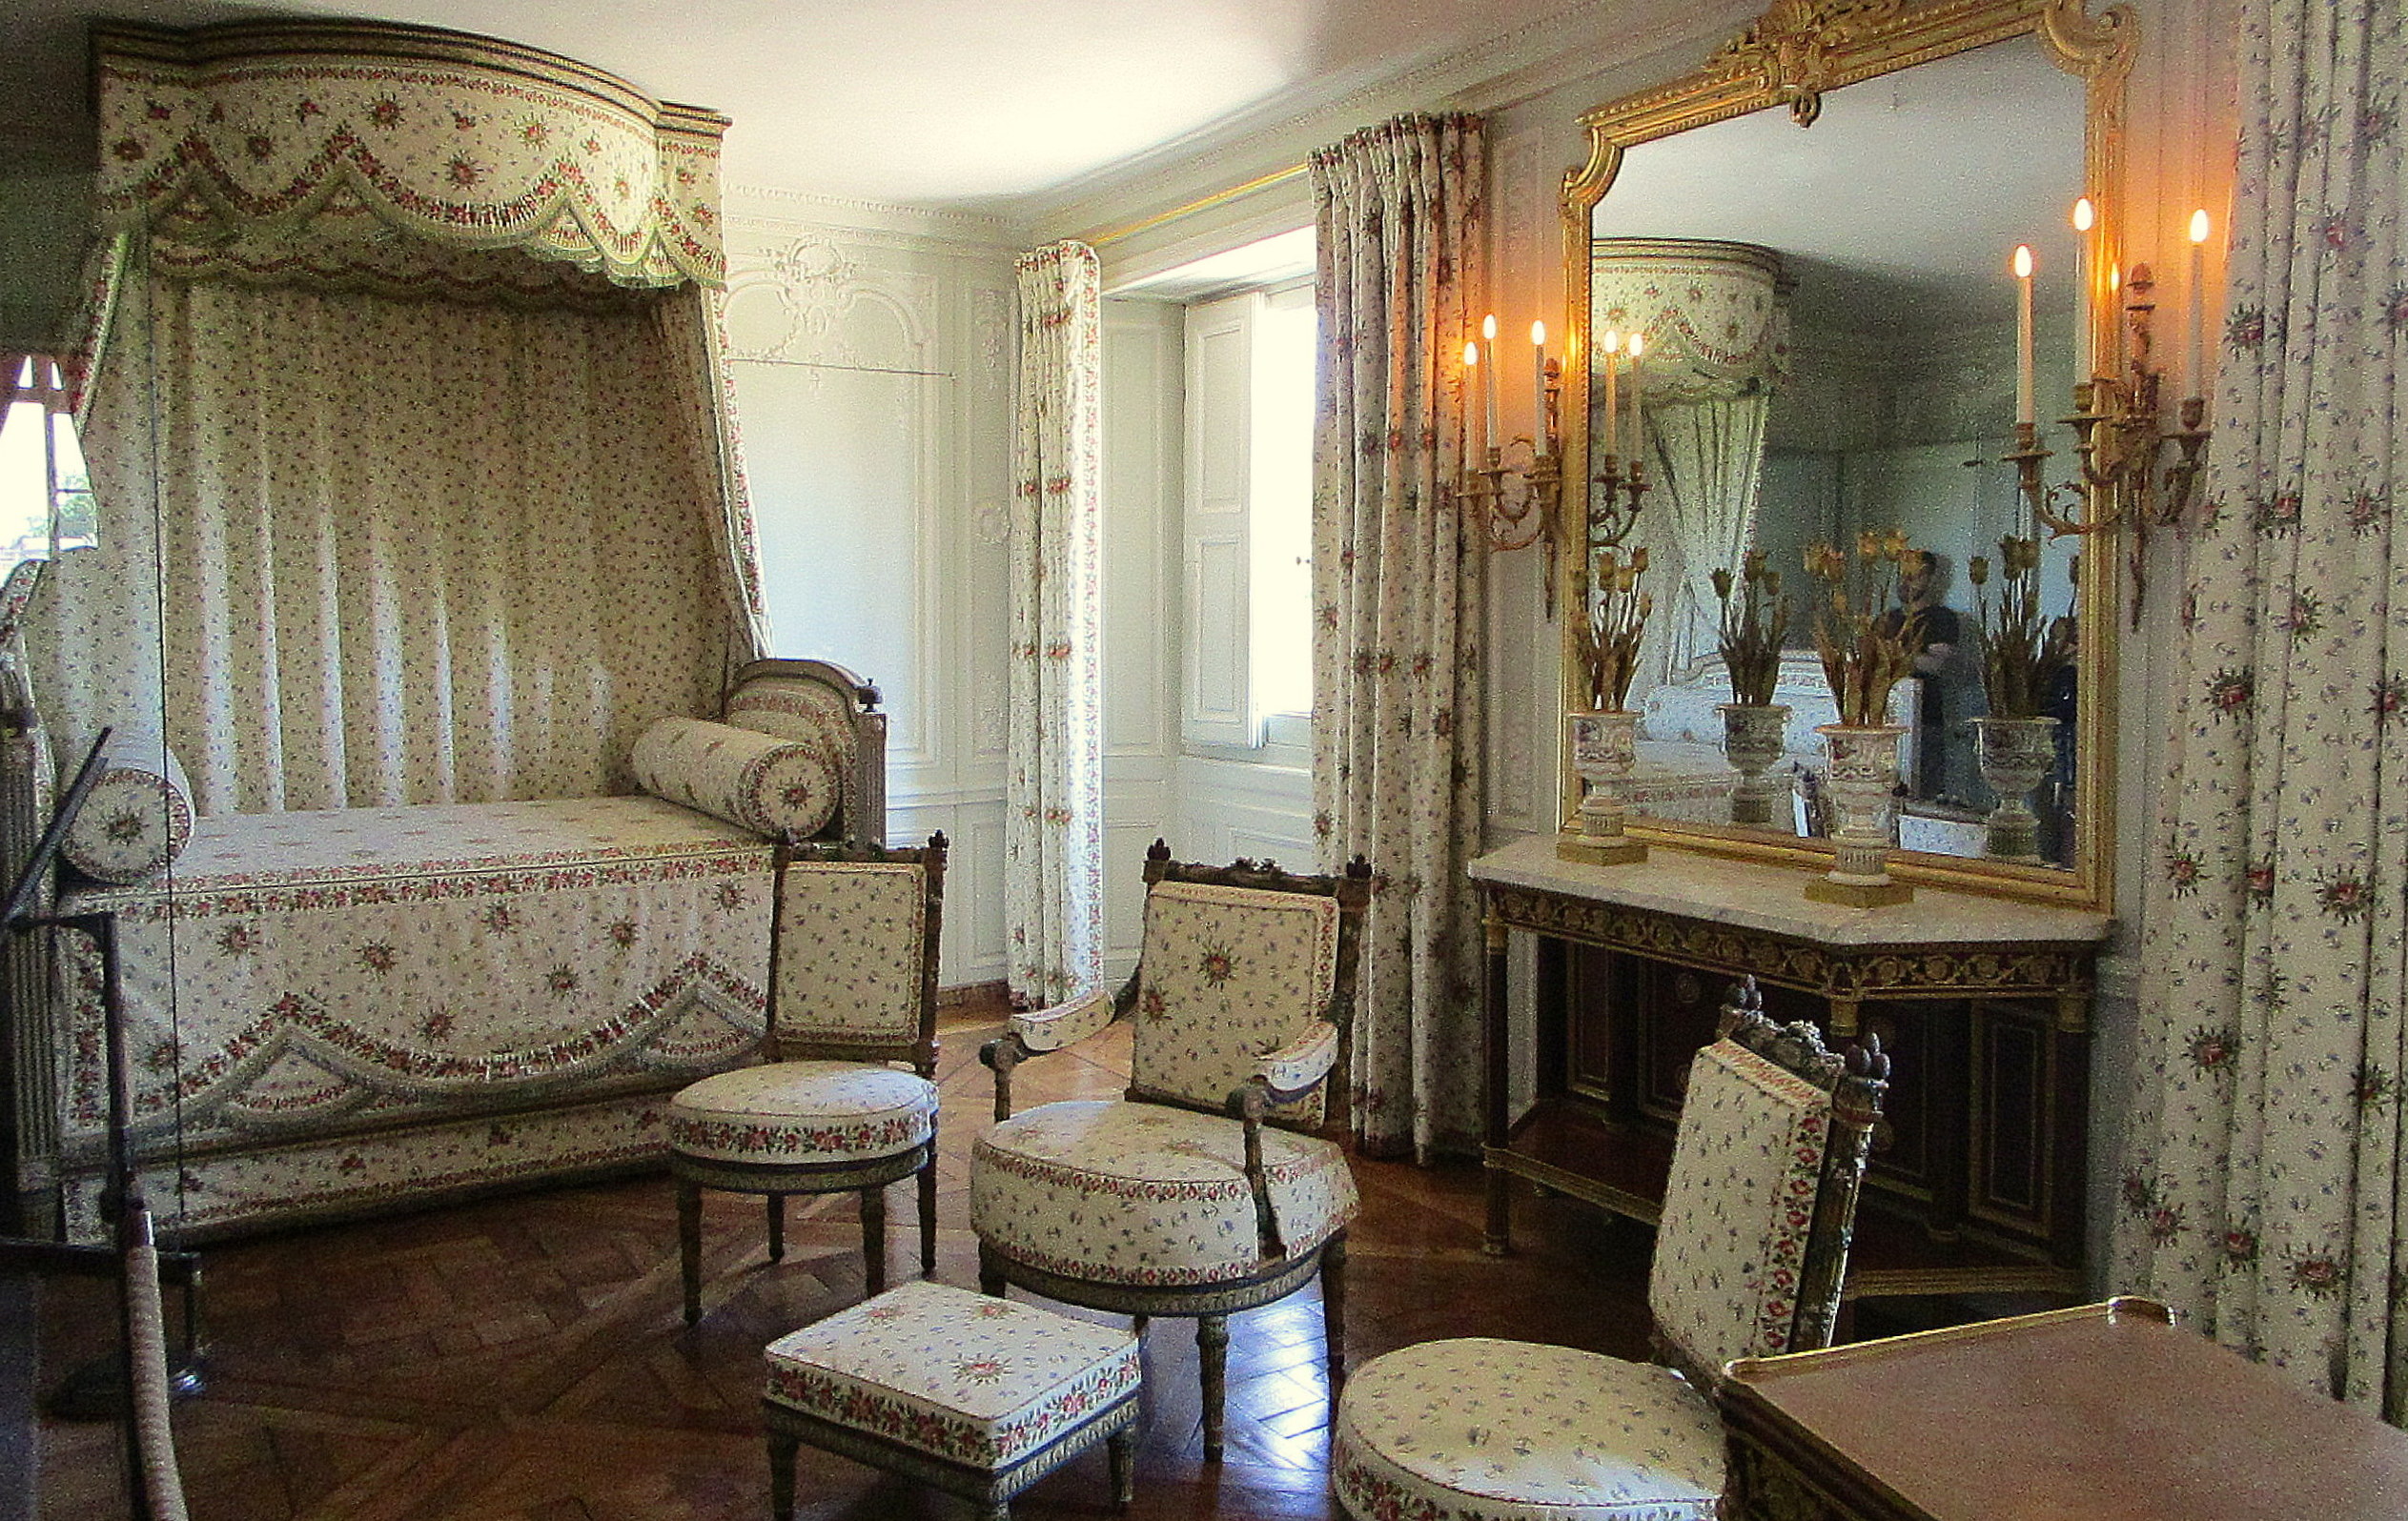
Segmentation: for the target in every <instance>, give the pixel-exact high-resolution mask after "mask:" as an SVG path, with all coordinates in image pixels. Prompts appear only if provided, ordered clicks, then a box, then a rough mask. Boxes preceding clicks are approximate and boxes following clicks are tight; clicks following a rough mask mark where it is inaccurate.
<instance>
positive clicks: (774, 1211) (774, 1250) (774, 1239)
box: [769, 1193, 786, 1262]
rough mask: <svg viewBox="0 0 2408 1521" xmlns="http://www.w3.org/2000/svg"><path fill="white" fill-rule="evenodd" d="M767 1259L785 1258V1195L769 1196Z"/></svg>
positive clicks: (775, 1194) (779, 1259) (772, 1260)
mask: <svg viewBox="0 0 2408 1521" xmlns="http://www.w3.org/2000/svg"><path fill="white" fill-rule="evenodd" d="M769 1260H770V1261H771V1262H784V1261H785V1260H786V1195H785V1194H782V1193H773V1194H771V1195H770V1196H769Z"/></svg>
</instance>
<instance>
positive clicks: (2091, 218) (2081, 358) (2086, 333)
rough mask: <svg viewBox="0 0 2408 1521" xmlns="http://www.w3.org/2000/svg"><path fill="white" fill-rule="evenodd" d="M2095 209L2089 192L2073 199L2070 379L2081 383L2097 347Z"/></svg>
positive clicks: (2087, 375) (2086, 377)
mask: <svg viewBox="0 0 2408 1521" xmlns="http://www.w3.org/2000/svg"><path fill="white" fill-rule="evenodd" d="M2097 220H2098V213H2097V212H2095V211H2094V210H2093V209H2092V206H2091V198H2090V197H2089V196H2088V195H2085V196H2083V197H2082V198H2081V199H2080V200H2077V201H2075V202H2074V203H2073V233H2074V237H2073V292H2074V297H2075V302H2076V305H2075V308H2074V313H2073V383H2074V384H2075V385H2077V386H2078V385H2082V384H2084V383H2085V382H2087V381H2088V380H2090V378H2091V377H2092V374H2093V373H2094V369H2095V359H2096V350H2095V349H2094V347H2093V345H2092V341H2091V329H2092V326H2093V323H2092V317H2093V315H2094V314H2096V313H2097V311H2098V294H2097V293H2096V292H2094V291H2092V289H2091V271H2092V269H2093V268H2095V266H2094V265H2093V264H2092V261H2091V228H2092V225H2094V224H2095V223H2096V222H2097Z"/></svg>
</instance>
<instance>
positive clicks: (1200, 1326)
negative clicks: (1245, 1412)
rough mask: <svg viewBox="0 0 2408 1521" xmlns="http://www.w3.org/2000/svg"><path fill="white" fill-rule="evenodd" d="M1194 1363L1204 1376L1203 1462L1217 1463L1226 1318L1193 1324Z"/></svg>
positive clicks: (1226, 1364) (1226, 1363) (1198, 1320)
mask: <svg viewBox="0 0 2408 1521" xmlns="http://www.w3.org/2000/svg"><path fill="white" fill-rule="evenodd" d="M1195 1361H1196V1363H1197V1365H1198V1367H1199V1368H1200V1369H1201V1370H1202V1372H1203V1374H1204V1461H1205V1462H1207V1463H1218V1462H1219V1461H1220V1460H1221V1404H1222V1400H1223V1396H1225V1395H1226V1394H1227V1393H1228V1392H1229V1317H1228V1316H1227V1315H1199V1316H1197V1317H1196V1320H1195Z"/></svg>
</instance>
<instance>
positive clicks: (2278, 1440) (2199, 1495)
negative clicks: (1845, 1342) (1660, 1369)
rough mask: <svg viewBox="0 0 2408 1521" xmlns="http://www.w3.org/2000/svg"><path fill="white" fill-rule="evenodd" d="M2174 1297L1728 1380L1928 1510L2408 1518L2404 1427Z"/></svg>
mask: <svg viewBox="0 0 2408 1521" xmlns="http://www.w3.org/2000/svg"><path fill="white" fill-rule="evenodd" d="M2163 1313H2164V1312H2163V1311H2162V1310H2161V1309H2160V1308H2158V1307H2157V1306H2154V1305H2152V1304H2149V1303H2148V1302H2146V1301H2134V1300H2118V1301H2112V1302H2111V1303H2110V1304H2108V1305H2092V1306H2084V1307H2081V1308H2076V1309H2070V1310H2056V1311H2051V1312H2050V1313H2047V1314H2042V1315H2027V1316H2019V1317H2016V1318H2013V1319H2010V1320H2002V1321H1988V1322H1983V1323H1981V1324H1979V1325H1974V1326H1965V1327H1956V1328H1950V1329H1948V1330H1942V1331H1931V1332H1925V1333H1923V1334H1921V1335H1916V1336H1901V1337H1895V1338H1892V1339H1890V1340H1888V1341H1878V1342H1861V1343H1857V1344H1854V1345H1852V1346H1846V1347H1839V1348H1834V1349H1830V1350H1828V1351H1823V1352H1807V1353H1802V1354H1799V1355H1797V1356H1794V1357H1777V1358H1765V1359H1759V1360H1749V1361H1744V1362H1742V1363H1739V1364H1737V1365H1735V1366H1734V1368H1733V1369H1732V1385H1731V1387H1730V1388H1729V1389H1726V1390H1725V1393H1724V1398H1725V1399H1726V1400H1728V1401H1730V1402H1731V1403H1732V1405H1733V1406H1734V1407H1742V1406H1745V1407H1750V1408H1752V1411H1753V1412H1754V1418H1753V1419H1752V1420H1751V1419H1750V1416H1749V1413H1748V1411H1745V1410H1741V1409H1734V1425H1735V1426H1736V1427H1739V1428H1742V1429H1745V1430H1754V1429H1755V1428H1756V1427H1757V1426H1758V1425H1761V1424H1764V1423H1765V1422H1767V1421H1768V1422H1769V1424H1770V1425H1771V1426H1772V1427H1774V1428H1775V1429H1777V1430H1781V1431H1782V1432H1783V1434H1784V1435H1785V1436H1786V1437H1790V1438H1793V1439H1803V1444H1802V1445H1803V1446H1804V1447H1806V1449H1809V1450H1822V1451H1823V1452H1824V1453H1825V1455H1826V1458H1828V1459H1836V1460H1837V1461H1839V1462H1840V1463H1842V1464H1843V1465H1844V1466H1845V1467H1846V1468H1847V1469H1848V1470H1852V1471H1853V1472H1854V1473H1855V1474H1857V1475H1861V1476H1863V1477H1867V1478H1870V1479H1871V1480H1873V1481H1875V1482H1876V1483H1877V1484H1878V1485H1880V1486H1882V1487H1884V1488H1886V1489H1887V1490H1888V1491H1890V1493H1891V1494H1893V1495H1894V1496H1895V1497H1896V1498H1897V1499H1898V1500H1900V1501H1902V1502H1904V1507H1905V1509H1904V1510H1903V1511H1901V1512H1900V1513H1902V1514H1908V1515H1920V1516H1927V1517H1929V1518H1931V1521H2071V1518H2074V1517H2084V1518H2091V1517H2101V1518H2104V1517H2113V1518H2115V1521H2222V1518H2228V1517H2249V1518H2259V1517H2263V1518H2266V1521H2274V1518H2275V1517H2281V1518H2284V1521H2296V1518H2299V1517H2310V1518H2312V1521H2361V1518H2362V1521H2400V1518H2401V1517H2403V1516H2408V1432H2403V1431H2401V1430H2398V1429H2396V1428H2393V1427H2389V1426H2386V1425H2384V1424H2383V1423H2381V1422H2380V1421H2377V1420H2376V1419H2375V1418H2374V1417H2372V1416H2370V1415H2368V1414H2366V1413H2364V1412H2363V1411H2360V1410H2357V1409H2352V1408H2350V1407H2348V1406H2345V1405H2342V1404H2340V1403H2338V1402H2337V1401H2334V1400H2329V1399H2325V1398H2322V1397H2321V1396H2318V1395H2315V1394H2311V1393H2309V1392H2307V1391H2305V1390H2303V1389H2300V1388H2299V1387H2298V1386H2296V1384H2294V1383H2292V1382H2291V1381H2290V1380H2289V1379H2288V1378H2287V1377H2286V1376H2284V1375H2282V1374H2280V1373H2278V1372H2277V1371H2275V1369H2269V1368H2265V1367H2263V1366H2261V1365H2259V1364H2256V1363H2253V1362H2250V1361H2249V1360H2247V1359H2246V1358H2243V1357H2241V1356H2240V1355H2239V1354H2237V1353H2235V1352H2234V1351H2232V1350H2231V1349H2228V1348H2225V1347H2221V1346H2218V1345H2217V1344H2216V1343H2214V1342H2213V1341H2210V1340H2208V1339H2207V1338H2206V1337H2204V1336H2201V1335H2199V1334H2198V1333H2197V1332H2195V1331H2192V1330H2190V1329H2187V1328H2182V1327H2179V1326H2173V1325H2169V1324H2167V1323H2166V1321H2165V1320H2164V1319H2163V1318H2162V1317H2163ZM1751 1439H1752V1438H1751ZM1757 1445H1759V1446H1764V1445H1765V1443H1763V1442H1762V1441H1761V1440H1759V1441H1758V1442H1757ZM1785 1455H1786V1456H1790V1457H1792V1458H1794V1457H1795V1456H1796V1455H1797V1454H1796V1452H1795V1451H1794V1450H1792V1451H1789V1452H1786V1453H1785Z"/></svg>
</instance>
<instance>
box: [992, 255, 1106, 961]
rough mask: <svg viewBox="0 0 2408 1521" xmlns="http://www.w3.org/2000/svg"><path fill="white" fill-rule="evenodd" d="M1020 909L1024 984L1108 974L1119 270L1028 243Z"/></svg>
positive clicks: (1013, 897)
mask: <svg viewBox="0 0 2408 1521" xmlns="http://www.w3.org/2000/svg"><path fill="white" fill-rule="evenodd" d="M1018 278H1019V294H1020V371H1019V384H1018V385H1017V387H1015V390H1014V398H1013V405H1014V409H1015V414H1016V416H1015V424H1016V426H1015V432H1014V435H1013V440H1012V484H1013V491H1012V509H1011V692H1010V714H1011V726H1010V736H1009V739H1008V740H1007V743H1008V746H1009V763H1010V776H1009V780H1008V783H1007V786H1006V789H1005V797H1004V916H1005V926H1006V932H1007V935H1008V937H1009V942H1010V943H1009V944H1008V946H1007V953H1008V959H1009V960H1008V964H1009V966H1010V982H1011V990H1012V992H1013V993H1014V994H1015V995H1017V996H1019V997H1021V998H1023V999H1025V1000H1027V1001H1029V1002H1030V1003H1031V1004H1056V1003H1060V1002H1062V1001H1063V1000H1065V999H1068V998H1071V997H1074V996H1076V995H1077V994H1079V993H1082V992H1085V991H1086V990H1087V989H1089V988H1091V987H1092V986H1093V985H1094V984H1096V983H1097V982H1098V981H1100V980H1101V978H1102V976H1103V970H1104V725H1103V670H1102V665H1101V656H1102V650H1101V640H1102V619H1103V587H1102V551H1103V500H1102V465H1101V447H1102V416H1103V405H1102V385H1103V358H1102V355H1103V321H1104V316H1103V311H1104V309H1103V268H1102V265H1101V263H1100V261H1099V260H1097V258H1096V256H1095V251H1094V250H1092V249H1091V248H1089V247H1087V246H1086V245H1085V244H1082V243H1068V242H1065V243H1056V244H1054V245H1052V246H1051V247H1049V248H1042V249H1038V250H1036V251H1034V252H1033V253H1030V254H1023V255H1021V257H1020V260H1019V264H1018Z"/></svg>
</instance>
